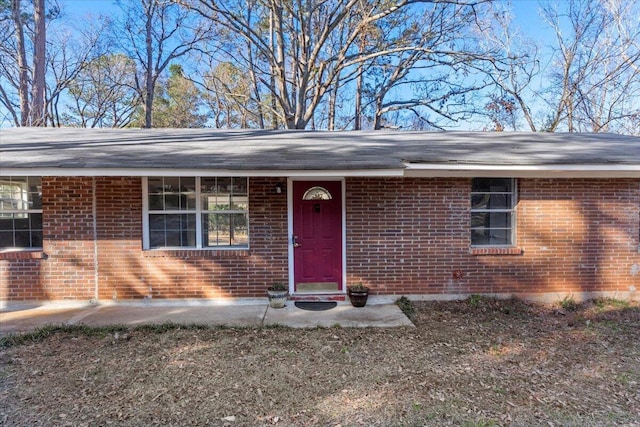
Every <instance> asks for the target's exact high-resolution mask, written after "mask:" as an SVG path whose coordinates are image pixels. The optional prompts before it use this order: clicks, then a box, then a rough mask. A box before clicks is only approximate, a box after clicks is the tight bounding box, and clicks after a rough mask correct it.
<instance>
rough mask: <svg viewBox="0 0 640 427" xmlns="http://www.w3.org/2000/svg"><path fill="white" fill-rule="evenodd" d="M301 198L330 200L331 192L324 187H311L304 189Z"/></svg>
mask: <svg viewBox="0 0 640 427" xmlns="http://www.w3.org/2000/svg"><path fill="white" fill-rule="evenodd" d="M302 200H331V193H329V191H328V190H327V189H326V188H324V187H312V188H310V189H308V190H307V191H305V193H304V195H303V196H302Z"/></svg>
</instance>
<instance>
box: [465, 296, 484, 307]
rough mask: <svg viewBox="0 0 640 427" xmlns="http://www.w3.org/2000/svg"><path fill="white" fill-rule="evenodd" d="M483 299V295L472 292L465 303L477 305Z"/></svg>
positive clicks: (472, 305)
mask: <svg viewBox="0 0 640 427" xmlns="http://www.w3.org/2000/svg"><path fill="white" fill-rule="evenodd" d="M483 299H484V297H483V296H482V295H477V294H473V295H471V296H470V297H469V298H467V303H468V304H469V305H470V306H471V307H478V306H479V305H480V303H481V302H482V300H483Z"/></svg>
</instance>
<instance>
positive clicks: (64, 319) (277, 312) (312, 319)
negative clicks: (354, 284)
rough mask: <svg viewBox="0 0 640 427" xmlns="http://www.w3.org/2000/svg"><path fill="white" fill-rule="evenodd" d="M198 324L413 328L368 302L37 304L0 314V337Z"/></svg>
mask: <svg viewBox="0 0 640 427" xmlns="http://www.w3.org/2000/svg"><path fill="white" fill-rule="evenodd" d="M167 322H171V323H178V324H199V325H209V326H220V325H224V326H233V327H249V328H259V327H262V326H274V325H283V326H289V327H294V328H314V327H318V326H320V327H332V326H338V325H339V326H342V327H397V326H413V324H412V323H411V322H410V321H409V319H407V317H406V316H405V315H404V314H403V313H402V311H400V309H399V308H398V307H397V306H396V305H395V304H380V305H372V304H368V305H367V306H366V307H362V308H355V307H352V306H351V305H350V304H349V303H340V304H338V306H337V307H335V308H332V309H330V310H325V311H308V310H302V309H299V308H297V307H296V306H295V305H294V303H293V302H291V301H289V302H287V305H286V307H285V308H281V309H273V308H270V307H269V305H268V304H266V303H265V304H254V305H198V306H190V305H177V304H163V303H151V304H114V305H94V306H86V307H66V308H64V307H55V306H42V307H37V308H24V309H18V310H12V311H3V312H0V335H6V334H11V333H21V332H29V331H32V330H34V329H37V328H40V327H42V326H45V325H61V324H64V325H80V324H85V325H90V326H106V325H114V324H119V325H120V324H125V325H130V326H137V325H142V324H161V323H167Z"/></svg>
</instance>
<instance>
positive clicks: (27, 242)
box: [0, 176, 42, 250]
mask: <svg viewBox="0 0 640 427" xmlns="http://www.w3.org/2000/svg"><path fill="white" fill-rule="evenodd" d="M35 248H42V178H40V177H37V176H13V177H0V250H3V249H35Z"/></svg>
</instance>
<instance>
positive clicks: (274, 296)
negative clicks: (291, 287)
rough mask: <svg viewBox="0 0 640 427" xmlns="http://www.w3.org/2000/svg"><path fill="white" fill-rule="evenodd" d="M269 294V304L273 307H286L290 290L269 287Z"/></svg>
mask: <svg viewBox="0 0 640 427" xmlns="http://www.w3.org/2000/svg"><path fill="white" fill-rule="evenodd" d="M267 295H269V306H270V307H271V308H284V305H285V303H286V302H287V297H288V296H289V291H286V290H285V291H282V290H273V289H271V288H269V289H267Z"/></svg>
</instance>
